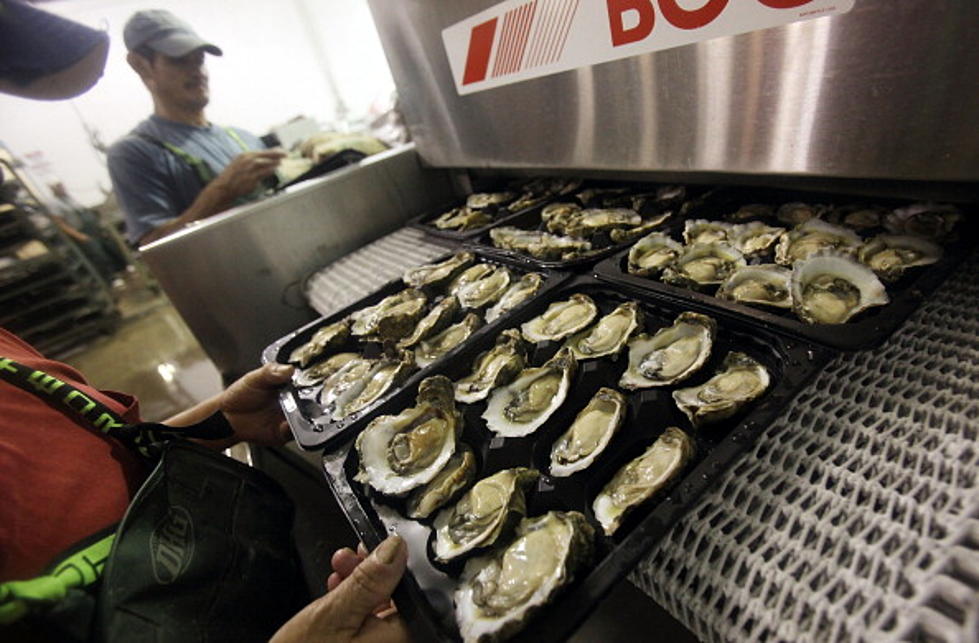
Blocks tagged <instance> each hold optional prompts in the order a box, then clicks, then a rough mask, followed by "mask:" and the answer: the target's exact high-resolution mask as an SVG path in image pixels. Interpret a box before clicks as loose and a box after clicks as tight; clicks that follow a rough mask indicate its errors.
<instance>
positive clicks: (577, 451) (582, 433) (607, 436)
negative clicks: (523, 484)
mask: <svg viewBox="0 0 979 643" xmlns="http://www.w3.org/2000/svg"><path fill="white" fill-rule="evenodd" d="M625 415H626V400H625V397H624V396H623V395H622V394H621V393H619V392H618V391H616V390H614V389H610V388H605V387H602V388H600V389H598V392H597V393H595V395H594V396H593V397H592V398H591V400H590V401H589V402H588V405H587V406H585V408H583V409H582V410H581V412H580V413H578V416H577V417H575V419H574V422H572V423H571V426H570V427H569V428H568V430H567V431H565V432H564V433H563V434H562V435H561V437H559V438H558V439H557V441H556V442H555V443H554V446H552V447H551V475H553V476H557V477H565V476H570V475H571V474H572V473H575V472H576V471H581V470H582V469H585V468H587V467H589V466H591V463H592V462H594V461H595V458H597V457H598V456H599V455H601V453H602V451H604V450H605V447H607V446H608V443H609V442H610V441H611V440H612V436H613V435H615V432H616V431H618V430H619V427H621V426H622V422H623V421H624V420H625Z"/></svg>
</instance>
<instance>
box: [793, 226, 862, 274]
mask: <svg viewBox="0 0 979 643" xmlns="http://www.w3.org/2000/svg"><path fill="white" fill-rule="evenodd" d="M861 243H863V240H862V239H861V238H860V235H858V234H857V233H856V232H854V231H853V230H850V229H849V228H844V227H841V226H836V225H833V224H832V223H826V222H825V221H823V220H821V219H810V220H808V221H806V222H805V223H803V224H801V225H799V226H796V227H795V228H793V229H792V230H789V231H788V232H786V233H784V234H783V235H782V238H781V239H779V242H778V247H777V248H776V249H775V263H778V264H782V265H783V266H791V265H792V264H793V263H794V262H796V261H801V260H802V259H805V258H807V257H809V256H810V255H812V254H815V253H817V252H821V251H824V250H836V251H837V252H839V253H842V254H856V252H857V248H859V247H860V244H861Z"/></svg>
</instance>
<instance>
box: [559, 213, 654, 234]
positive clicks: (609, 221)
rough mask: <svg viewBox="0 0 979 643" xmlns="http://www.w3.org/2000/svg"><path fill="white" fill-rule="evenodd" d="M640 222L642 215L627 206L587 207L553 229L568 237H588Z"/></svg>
mask: <svg viewBox="0 0 979 643" xmlns="http://www.w3.org/2000/svg"><path fill="white" fill-rule="evenodd" d="M640 223H642V216H640V214H639V213H638V212H636V211H635V210H631V209H629V208H602V209H599V208H589V209H587V210H580V211H578V212H576V213H575V214H574V215H573V216H571V217H569V218H568V220H567V221H565V223H564V226H563V229H560V230H555V231H556V232H561V233H562V234H566V235H568V236H570V237H590V236H592V235H595V234H598V233H600V232H608V231H610V230H614V229H616V228H631V227H634V226H637V225H639V224H640Z"/></svg>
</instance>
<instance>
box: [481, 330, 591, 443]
mask: <svg viewBox="0 0 979 643" xmlns="http://www.w3.org/2000/svg"><path fill="white" fill-rule="evenodd" d="M576 368H577V360H575V357H574V354H572V353H571V351H570V350H568V349H567V348H562V349H561V350H559V351H558V352H557V353H555V354H554V357H552V358H551V359H549V360H548V361H547V362H545V363H544V365H543V366H536V367H533V368H525V369H524V370H522V371H521V372H520V374H519V375H517V378H516V379H515V380H514V381H513V382H511V383H510V384H508V385H507V386H504V387H501V388H498V389H496V390H494V391H493V393H492V394H491V395H490V398H489V402H487V404H486V410H485V411H483V419H484V420H486V428H487V429H489V430H490V431H492V432H493V433H495V434H496V435H499V436H503V437H507V438H517V437H521V436H524V435H529V434H530V433H533V432H534V431H536V430H537V428H538V427H539V426H541V425H542V424H544V422H546V421H547V419H548V418H549V417H551V415H552V414H553V413H554V411H556V410H557V409H558V408H559V407H560V406H561V404H563V403H564V400H565V398H566V397H567V395H568V390H569V389H570V388H571V379H572V378H573V377H574V374H575V370H576Z"/></svg>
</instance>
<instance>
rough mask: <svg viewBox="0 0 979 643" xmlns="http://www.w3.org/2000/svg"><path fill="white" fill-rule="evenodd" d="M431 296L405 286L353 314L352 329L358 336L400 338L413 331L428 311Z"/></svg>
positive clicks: (351, 316)
mask: <svg viewBox="0 0 979 643" xmlns="http://www.w3.org/2000/svg"><path fill="white" fill-rule="evenodd" d="M427 304H428V298H427V297H426V296H425V293H423V292H422V291H420V290H417V289H415V288H405V289H404V290H402V291H401V292H398V293H395V294H393V295H391V296H390V297H385V298H384V299H382V300H381V301H380V302H378V303H377V304H375V305H373V306H368V307H367V308H362V309H361V310H358V311H357V312H355V313H353V314H351V315H350V318H351V319H352V320H353V324H352V325H351V326H350V332H351V333H352V334H353V335H357V336H358V337H372V336H376V337H378V338H380V339H400V338H402V337H404V336H405V335H407V334H408V333H410V332H411V329H412V328H414V327H415V324H416V323H417V322H418V320H419V319H421V317H422V315H424V314H425V307H426V305H427Z"/></svg>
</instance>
